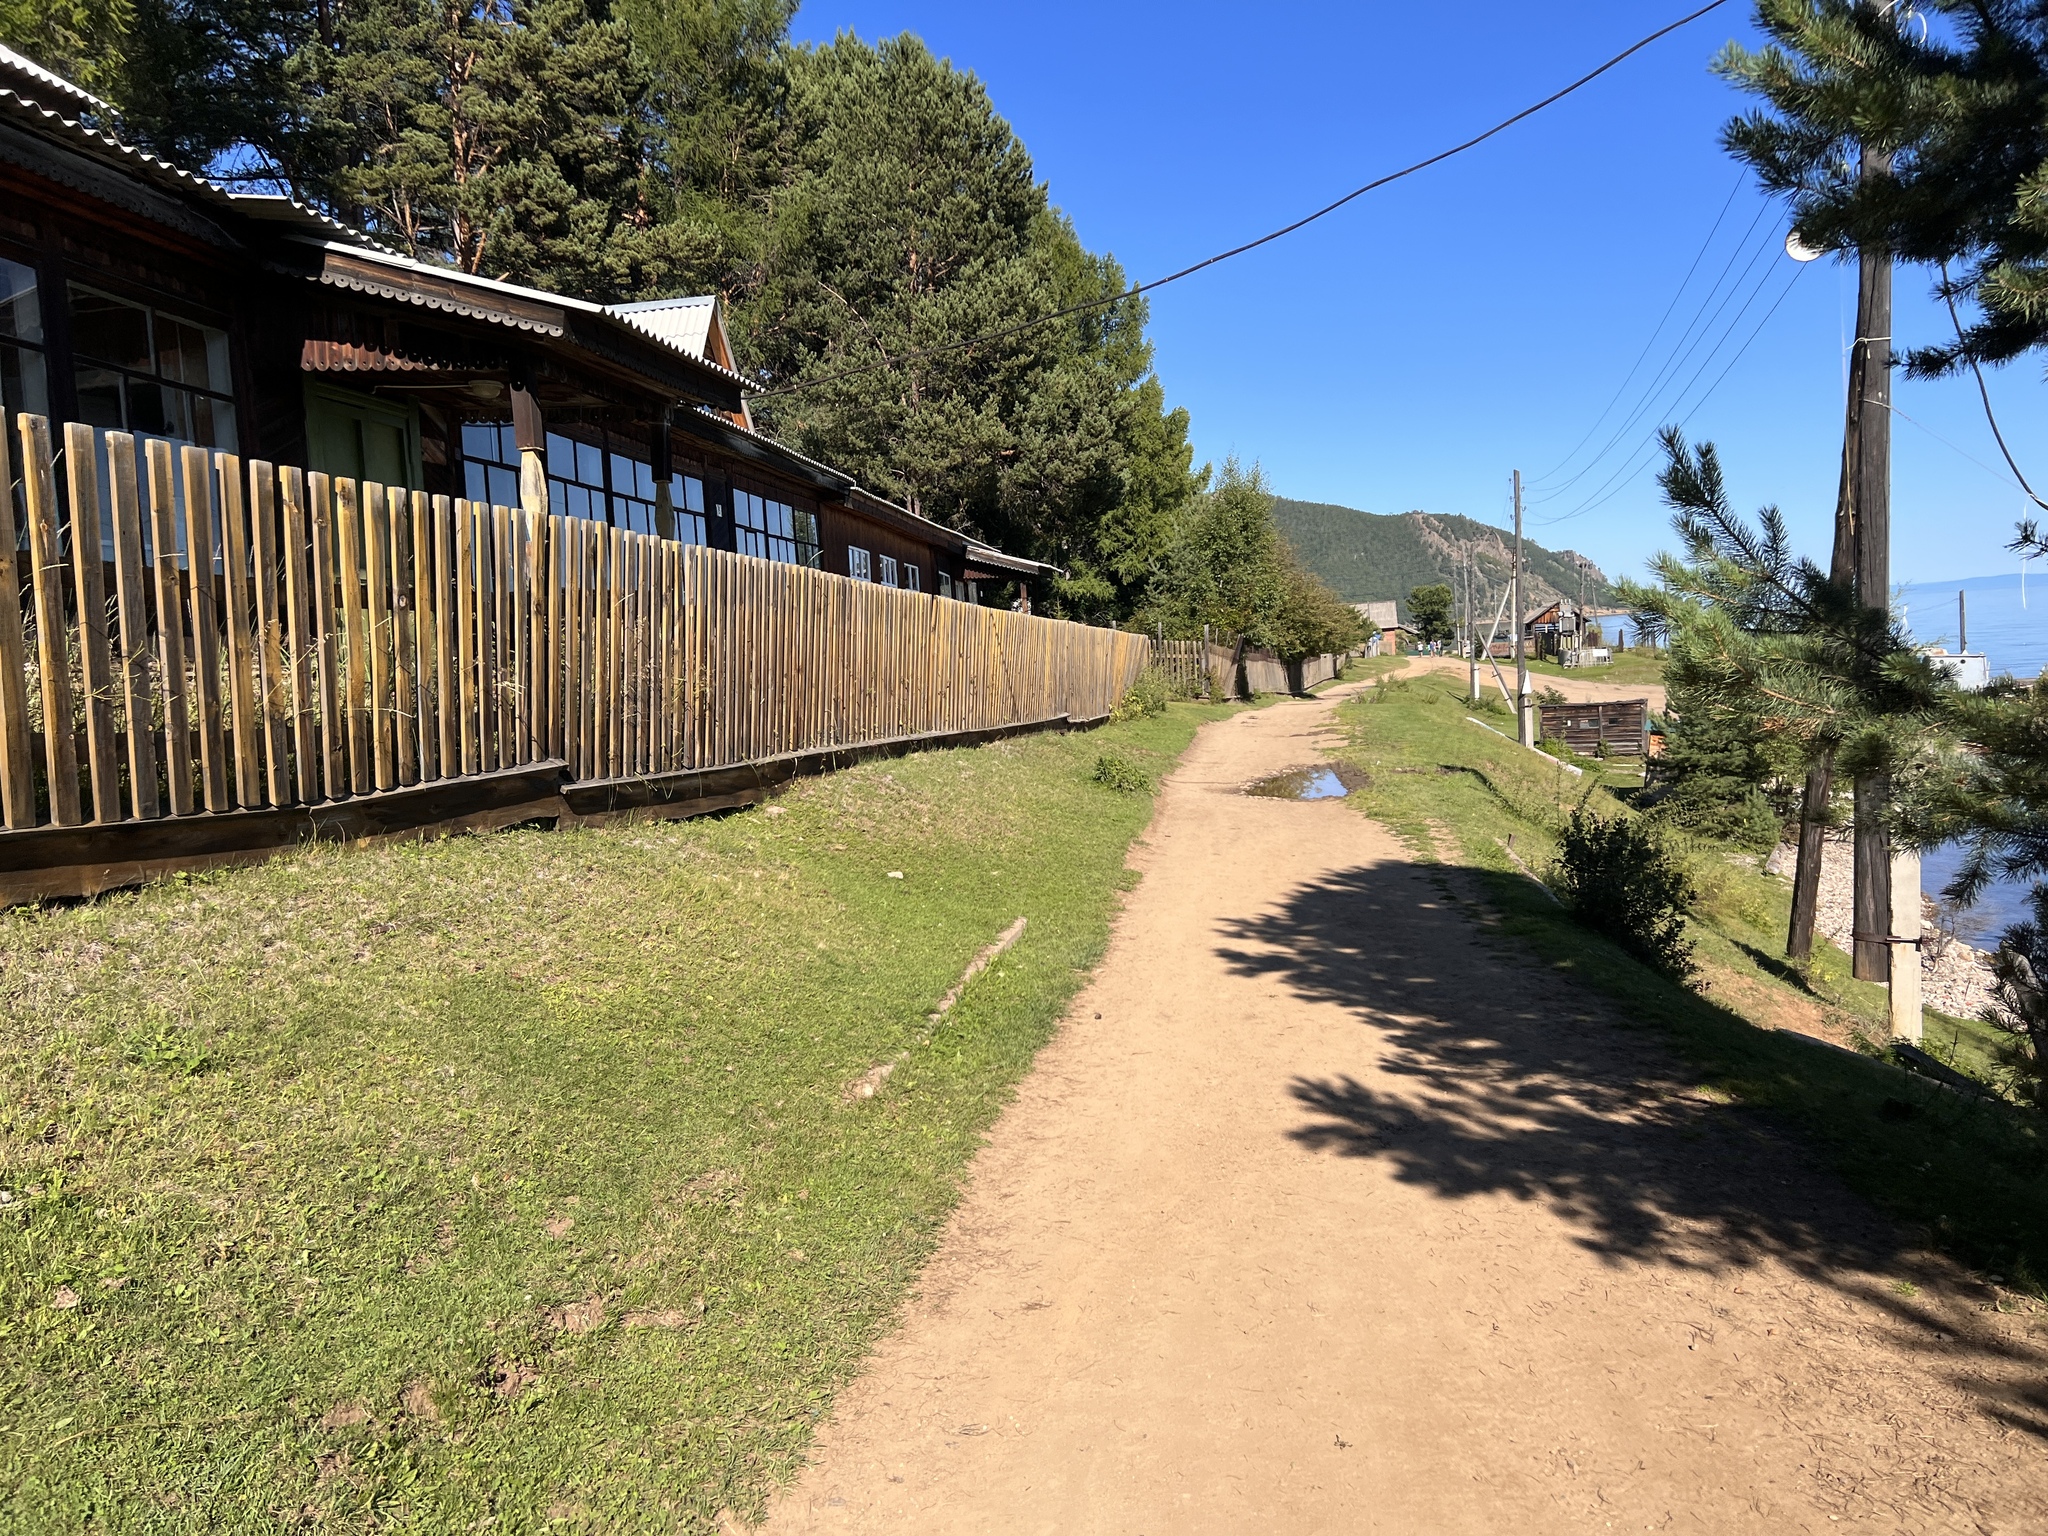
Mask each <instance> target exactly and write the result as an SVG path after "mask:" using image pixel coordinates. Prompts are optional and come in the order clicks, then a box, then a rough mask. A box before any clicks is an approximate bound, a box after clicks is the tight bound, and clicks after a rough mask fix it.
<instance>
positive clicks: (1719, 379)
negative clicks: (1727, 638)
mask: <svg viewBox="0 0 2048 1536" xmlns="http://www.w3.org/2000/svg"><path fill="white" fill-rule="evenodd" d="M1805 275H1806V268H1805V267H1803V266H1800V267H1795V268H1794V269H1793V271H1792V276H1791V279H1790V280H1789V281H1788V282H1787V283H1786V284H1785V286H1784V287H1783V288H1781V289H1779V290H1778V296H1777V298H1776V299H1774V300H1772V301H1771V307H1770V308H1769V309H1767V310H1765V311H1764V315H1763V318H1762V319H1761V320H1759V321H1757V323H1756V328H1755V329H1754V330H1752V331H1751V332H1750V333H1749V335H1748V336H1747V337H1746V338H1745V339H1744V341H1743V343H1742V345H1741V346H1740V347H1738V348H1736V349H1735V355H1734V356H1733V357H1731V358H1729V359H1728V365H1727V366H1726V367H1725V368H1723V369H1722V370H1721V371H1720V373H1718V374H1716V375H1715V377H1714V382H1713V383H1711V384H1709V385H1708V386H1707V387H1706V389H1705V391H1704V392H1702V394H1701V395H1700V397H1699V398H1698V399H1697V400H1695V401H1693V402H1692V404H1691V405H1690V406H1687V407H1686V408H1685V412H1684V414H1683V415H1682V416H1680V417H1679V421H1678V424H1679V425H1680V426H1684V425H1685V424H1686V422H1688V421H1690V420H1691V419H1692V418H1693V416H1695V415H1697V414H1698V413H1699V411H1700V408H1701V407H1703V406H1704V405H1705V404H1706V403H1707V401H1709V400H1710V399H1712V398H1713V395H1714V391H1715V390H1717V389H1719V388H1720V387H1721V385H1722V383H1723V382H1724V381H1725V380H1726V379H1727V377H1728V375H1729V374H1731V373H1733V372H1734V371H1735V365H1736V364H1737V363H1739V362H1741V361H1742V359H1743V357H1744V356H1745V355H1746V354H1747V353H1748V351H1749V349H1750V347H1751V346H1752V345H1754V344H1755V342H1756V339H1757V337H1759V336H1761V335H1762V334H1763V332H1764V327H1765V326H1767V325H1769V324H1770V323H1771V317H1772V316H1773V315H1775V314H1777V312H1778V310H1779V309H1780V308H1781V307H1782V306H1783V305H1784V303H1785V300H1786V299H1788V298H1789V297H1791V294H1792V290H1793V289H1794V288H1796V287H1798V286H1799V279H1800V278H1802V277H1804V276H1805ZM1759 291H1761V285H1759ZM1748 309H1749V305H1748V304H1745V305H1743V312H1744V313H1747V312H1748ZM1741 319H1742V316H1741V315H1740V314H1738V315H1737V316H1736V317H1735V322H1734V323H1733V324H1739V323H1740V322H1741ZM1733 324H1731V326H1730V329H1729V334H1730V335H1732V334H1733V333H1734V330H1733ZM1726 340H1727V337H1726V336H1724V337H1723V338H1722V343H1717V344H1716V345H1715V347H1714V351H1713V352H1710V353H1708V354H1707V357H1706V360H1705V361H1704V362H1702V363H1701V364H1700V366H1699V368H1698V369H1697V370H1696V371H1695V372H1694V373H1693V376H1692V377H1691V378H1690V379H1688V380H1687V381H1686V384H1685V388H1684V389H1681V390H1680V391H1679V392H1678V394H1677V396H1676V397H1675V398H1676V399H1677V400H1680V401H1682V400H1684V399H1685V397H1686V395H1687V394H1688V393H1690V392H1691V390H1692V386H1693V385H1694V384H1696V383H1698V382H1699V378H1700V375H1701V374H1703V373H1705V372H1706V371H1707V369H1708V368H1709V367H1710V366H1712V364H1713V361H1714V357H1715V355H1716V354H1717V353H1719V352H1720V350H1721V345H1722V344H1725V342H1726ZM1656 441H1657V435H1656V433H1654V432H1652V433H1651V434H1650V436H1649V437H1648V438H1647V439H1646V440H1645V444H1644V446H1646V447H1647V446H1653V445H1654V444H1655V443H1656ZM1642 464H1643V452H1642V449H1641V448H1638V449H1637V450H1636V452H1635V454H1634V455H1632V456H1631V458H1630V459H1629V462H1628V464H1627V465H1625V466H1624V467H1623V469H1622V470H1621V471H1617V473H1616V474H1615V475H1614V476H1612V477H1610V478H1609V479H1608V480H1607V481H1606V483H1605V484H1603V485H1602V486H1601V487H1600V489H1599V490H1596V491H1595V492H1593V495H1592V497H1589V498H1588V499H1587V500H1585V501H1583V502H1581V503H1579V505H1578V506H1576V507H1574V508H1572V510H1571V511H1569V512H1561V513H1559V514H1558V515H1557V516H1556V517H1548V518H1541V519H1538V521H1540V522H1541V523H1543V525H1544V526H1545V527H1549V526H1551V525H1553V524H1556V523H1562V522H1568V521H1570V520H1571V519H1572V518H1575V517H1578V516H1580V515H1581V514H1583V513H1586V512H1591V511H1594V510H1596V509H1598V508H1600V507H1603V506H1605V505H1606V504H1607V503H1608V502H1610V501H1612V500H1613V499H1614V498H1615V497H1616V496H1619V495H1620V494H1621V493H1622V492H1623V491H1624V490H1626V489H1627V488H1628V485H1629V482H1630V481H1632V480H1633V479H1634V478H1635V476H1636V474H1637V473H1638V472H1639V471H1640V470H1641V468H1642ZM1616 480H1619V481H1620V484H1618V485H1617V484H1616V483H1615V482H1616ZM1608 486H1613V487H1614V488H1613V489H1612V490H1608V489H1607V487H1608ZM1603 492H1604V493H1605V494H1602V493H1603ZM1596 498H1597V499H1596Z"/></svg>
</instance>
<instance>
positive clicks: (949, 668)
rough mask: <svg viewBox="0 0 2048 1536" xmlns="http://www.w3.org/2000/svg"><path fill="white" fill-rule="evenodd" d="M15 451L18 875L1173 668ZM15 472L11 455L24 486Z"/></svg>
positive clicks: (13, 817)
mask: <svg viewBox="0 0 2048 1536" xmlns="http://www.w3.org/2000/svg"><path fill="white" fill-rule="evenodd" d="M16 426H17V431H18V438H17V443H18V447H19V463H20V469H21V474H20V482H19V483H20V486H21V491H22V497H21V515H22V518H23V520H24V521H25V522H26V527H25V528H18V527H17V526H16V507H15V503H14V498H13V496H12V495H11V494H0V820H4V827H5V830H4V831H0V874H4V873H5V872H6V871H7V870H9V869H11V868H12V869H19V868H21V867H22V866H23V863H24V860H27V861H28V862H33V859H31V858H29V856H28V855H27V854H26V853H25V852H24V851H23V848H24V845H23V843H22V842H21V841H20V840H21V839H33V838H35V837H36V836H37V835H38V834H40V833H47V832H49V831H50V830H51V829H62V828H80V827H83V828H91V829H95V830H97V831H100V832H103V833H105V834H106V836H104V837H101V838H99V839H98V840H97V841H95V842H93V843H91V844H90V845H87V844H76V846H78V847H86V848H88V851H90V852H91V854H92V856H93V857H94V858H95V859H98V860H100V861H102V862H110V863H111V862H119V860H120V858H121V857H122V854H121V847H122V838H123V837H124V836H125V835H127V834H129V833H131V832H137V831H138V830H141V829H148V828H150V827H152V826H159V825H161V824H163V823H165V822H172V821H176V822H193V821H201V820H204V819H206V818H214V819H215V820H216V821H217V822H218V821H221V820H222V819H224V818H225V819H232V818H233V817H236V816H242V815H245V814H246V813H249V812H253V811H260V810H276V809H280V808H296V807H321V806H332V805H335V804H337V803H342V802H365V801H374V800H375V799H376V798H377V797H379V796H383V795H392V794H397V793H400V792H403V791H407V790H408V789H410V788H413V787H416V786H423V785H436V784H445V783H448V782H450V781H454V782H457V783H460V782H462V781H476V780H482V779H486V778H489V777H490V776H492V775H501V776H502V775H504V774H505V772H506V771H507V770H514V769H521V768H527V767H532V766H534V765H542V766H546V765H553V767H554V768H555V769H556V770H557V777H558V778H560V779H561V780H562V781H564V782H567V783H571V784H578V785H583V786H586V787H587V786H605V785H623V784H632V783H636V782H639V783H644V782H646V781H654V780H661V779H662V778H664V776H670V777H672V776H676V775H688V774H691V773H702V772H704V771H707V770H716V769H721V768H729V767H734V766H739V765H758V764H761V763H763V762H769V761H784V760H788V759H791V758H794V757H798V756H801V755H802V754H806V753H811V754H816V753H819V752H821V751H830V750H834V749H846V748H859V747H862V746H863V745H867V744H873V743H885V742H886V743H901V742H904V741H906V740H923V739H947V738H959V737H961V736H963V735H971V734H973V733H977V732H993V731H1001V730H1004V729H1009V728H1015V727H1019V726H1026V725H1032V724H1041V723H1048V722H1054V721H1058V720H1060V719H1067V720H1074V721H1080V720H1091V719H1096V718H1099V717H1101V716H1103V715H1106V714H1107V713H1108V712H1109V711H1110V709H1111V708H1112V707H1113V706H1114V705H1115V704H1116V702H1117V701H1118V700H1119V699H1120V698H1121V697H1122V696H1123V694H1124V693H1125V692H1126V690H1127V689H1128V688H1129V686H1130V684H1131V682H1132V680H1133V679H1134V678H1135V677H1136V675H1137V673H1138V672H1139V671H1140V670H1141V669H1142V668H1143V666H1144V665H1145V662H1146V659H1147V655H1148V651H1149V642H1148V641H1147V639H1146V637H1145V636H1143V635H1135V634H1127V633H1119V632H1117V631H1114V630H1107V629H1096V628H1091V627H1087V626H1083V625H1079V624H1072V623H1066V622H1063V621H1060V620H1054V619H1044V618H1037V617H1033V616H1030V615H1025V614H1018V613H1012V612H1007V611H1002V610H995V609H987V608H981V607H976V606H973V605H970V604H966V603H961V602H955V601H952V600H950V599H943V598H937V597H930V596H925V595H921V594H919V593H915V592H906V591H898V590H895V589H892V588H883V587H879V586H875V585H872V584H869V583H864V582H858V581H854V580H851V579H849V578H846V577H840V576H830V575H826V574H824V573H822V572H819V571H816V570H811V569H808V568H804V567H797V566H790V565H781V564H771V563H770V562H767V561H764V560H758V559H754V558H751V557H748V556H743V555H736V554H731V553H727V552H725V551H719V550H711V549H705V548H702V547H695V546H690V545H685V544H680V543H676V542H674V541H670V540H663V539H659V538H655V537H651V536H648V535H643V534H636V533H631V532H627V531H625V530H622V529H617V528H611V527H607V526H604V525H601V524H597V523H593V522H589V521H585V520H581V519H574V518H566V517H561V516H536V515H534V514H532V513H530V512H528V511H526V510H523V509H520V508H516V507H504V506H488V505H484V504H482V503H475V502H468V501H463V500H456V499H451V498H448V497H445V496H428V495H426V494H424V493H422V492H418V491H409V490H404V489H400V488H395V487H386V486H381V485H372V484H367V483H366V484H358V483H357V482H355V481H353V480H348V479H343V478H339V477H333V478H330V477H329V476H326V475H321V474H304V473H302V472H301V471H299V470H297V469H293V468H290V467H279V466H274V465H271V464H267V463H264V462H261V461H249V462H247V463H244V462H243V461H241V460H239V459H238V458H237V457H236V456H235V455H233V454H226V453H216V452H211V451H209V450H207V449H203V448H196V447H191V446H185V445H173V444H170V443H167V442H164V441H162V440H157V439H149V440H142V441H138V440H137V439H135V438H134V437H131V436H129V435H127V434H124V433H119V432H106V433H100V432H96V431H95V430H94V429H92V428H90V427H85V426H79V425H68V426H65V427H64V428H63V430H62V434H61V439H60V441H59V442H53V441H52V434H51V430H50V426H49V424H48V422H46V421H45V420H44V419H43V418H40V417H35V416H28V415H23V416H21V417H19V418H18V419H17V422H16ZM8 448H9V444H8V443H7V441H6V434H0V486H11V485H12V484H13V483H14V478H15V477H14V475H13V473H12V472H11V466H10V465H9V464H8V463H7V460H8V458H9V453H8ZM60 486H61V489H62V495H61V497H60V494H59V492H60ZM24 554H25V555H26V562H27V565H28V570H27V571H23V569H22V563H23V556H24ZM24 599H25V600H24ZM415 798H417V797H415ZM433 803H434V804H436V805H439V806H441V807H442V808H443V809H444V810H459V809H460V808H461V807H462V805H463V804H464V803H465V802H464V801H463V799H462V797H461V796H459V795H457V796H452V797H451V796H448V795H445V794H444V795H442V796H440V798H439V799H438V800H435V801H434V802H433ZM316 821H317V818H316ZM209 836H210V838H211V840H210V841H208V842H207V843H206V846H207V847H209V848H213V849H216V850H218V849H219V848H221V847H222V846H224V844H223V843H222V840H221V839H222V836H228V841H229V842H232V836H231V835H228V834H219V835H214V834H209ZM146 841H148V842H149V847H150V848H151V849H152V850H154V853H155V854H157V855H160V854H161V853H162V850H163V849H164V848H166V847H168V846H170V845H168V844H166V843H165V841H164V839H163V838H162V837H161V836H158V837H155V838H154V839H152V840H146ZM73 842H74V843H76V840H75V839H74V840H73ZM138 846H140V845H139V844H138ZM194 846H197V845H196V844H195V845H194ZM67 856H68V855H67ZM144 862H148V861H144ZM164 862H165V861H164V859H163V858H162V857H155V858H154V862H153V863H152V867H161V866H162V865H163V864H164ZM172 862H175V860H173V861H172ZM105 883H108V882H107V881H105V880H102V881H101V882H100V884H101V885H104V884H105ZM0 886H4V892H0V893H4V894H8V895H17V896H18V895H21V894H24V893H33V891H34V889H35V887H34V883H33V881H31V882H29V883H28V884H26V885H24V883H23V882H21V881H19V880H16V881H13V882H11V883H10V882H6V881H0Z"/></svg>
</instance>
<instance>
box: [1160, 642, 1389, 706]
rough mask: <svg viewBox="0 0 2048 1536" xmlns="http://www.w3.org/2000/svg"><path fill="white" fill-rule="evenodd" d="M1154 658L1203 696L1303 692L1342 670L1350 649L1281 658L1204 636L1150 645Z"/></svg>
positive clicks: (1182, 685)
mask: <svg viewBox="0 0 2048 1536" xmlns="http://www.w3.org/2000/svg"><path fill="white" fill-rule="evenodd" d="M1152 656H1153V661H1154V663H1155V664H1156V665H1157V666H1158V667H1159V669H1160V670H1161V671H1162V672H1164V673H1165V674H1166V677H1167V681H1168V682H1169V683H1171V684H1172V685H1173V686H1174V687H1175V688H1177V689H1179V690H1180V691H1181V692H1184V693H1188V694H1197V695H1200V696H1201V697H1203V698H1212V697H1214V698H1224V699H1243V698H1250V697H1252V696H1254V695H1256V694H1261V693H1306V692H1307V691H1308V690H1309V689H1311V688H1313V687H1315V686H1316V685H1317V684H1318V683H1327V682H1328V681H1329V680H1330V679H1331V678H1333V677H1335V676H1337V675H1338V674H1339V673H1340V672H1342V671H1343V670H1344V663H1345V662H1346V661H1348V660H1350V656H1349V653H1333V654H1330V655H1326V656H1305V657H1303V658H1302V659H1300V660H1299V661H1284V660H1282V659H1281V657H1280V656H1279V655H1278V654H1277V653H1275V652H1273V651H1268V650H1261V649H1258V648H1257V647H1249V646H1245V645H1243V644H1242V643H1240V642H1239V641H1238V640H1237V639H1236V638H1235V637H1230V638H1225V639H1218V638H1216V637H1214V636H1210V637H1209V638H1207V639H1203V640H1161V641H1159V642H1158V643H1157V644H1155V645H1154V646H1153V648H1152Z"/></svg>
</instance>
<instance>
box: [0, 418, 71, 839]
mask: <svg viewBox="0 0 2048 1536" xmlns="http://www.w3.org/2000/svg"><path fill="white" fill-rule="evenodd" d="M16 419H17V420H18V422H19V423H20V427H21V483H22V489H23V490H24V491H25V492H26V493H27V501H28V551H29V560H30V561H31V563H32V564H31V568H32V570H33V572H34V575H35V589H36V663H37V670H38V672H39V673H40V677H41V682H42V689H43V771H44V773H45V774H46V775H47V777H48V779H49V788H50V821H51V823H52V824H53V825H55V826H59V827H75V826H77V825H79V824H80V823H81V822H83V821H84V820H85V815H84V812H83V811H82V810H81V809H80V807H79V798H78V738H77V737H76V736H75V735H74V734H73V727H72V692H71V657H70V655H69V649H70V648H69V647H68V646H67V645H66V644H65V641H64V628H65V625H64V556H63V553H62V551H61V550H60V548H59V547H58V543H57V481H56V477H55V474H54V473H53V470H52V466H51V463H50V424H49V422H48V421H46V420H45V419H44V418H42V417H41V416H30V415H28V414H26V413H24V414H22V415H21V416H19V417H18V418H16Z"/></svg>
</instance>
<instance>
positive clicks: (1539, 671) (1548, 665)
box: [1503, 651, 1664, 686]
mask: <svg viewBox="0 0 2048 1536" xmlns="http://www.w3.org/2000/svg"><path fill="white" fill-rule="evenodd" d="M1503 665H1505V663H1503ZM1529 672H1530V674H1531V675H1532V676H1535V677H1576V678H1578V679H1580V680H1581V681H1583V682H1590V683H1655V684H1658V685H1659V686H1662V684H1663V682H1664V658H1663V657H1662V656H1661V655H1651V654H1648V653H1646V652H1643V651H1618V652H1616V653H1615V657H1614V660H1612V661H1610V662H1608V663H1607V665H1606V666H1604V667H1561V666H1559V665H1558V664H1557V663H1556V662H1554V661H1531V662H1530V663H1529Z"/></svg>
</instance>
